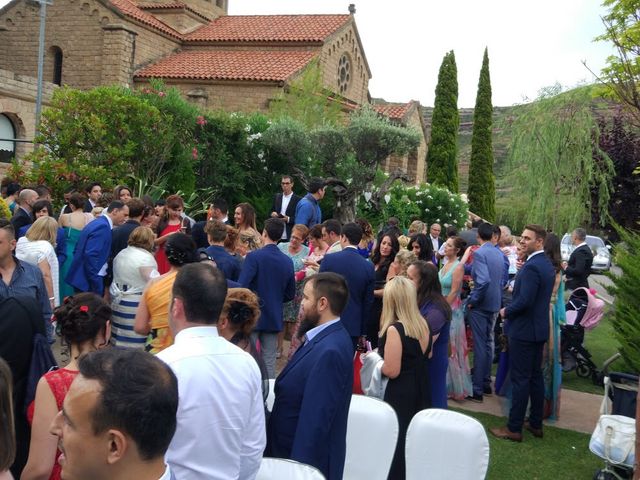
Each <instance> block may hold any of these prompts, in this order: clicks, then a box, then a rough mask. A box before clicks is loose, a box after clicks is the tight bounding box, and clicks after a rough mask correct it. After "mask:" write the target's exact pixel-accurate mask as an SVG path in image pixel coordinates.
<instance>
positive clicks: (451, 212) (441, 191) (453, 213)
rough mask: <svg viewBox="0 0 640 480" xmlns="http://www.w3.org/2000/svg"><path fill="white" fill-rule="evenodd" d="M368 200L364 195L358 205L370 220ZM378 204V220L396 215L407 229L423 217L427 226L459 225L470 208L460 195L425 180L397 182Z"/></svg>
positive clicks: (464, 220) (463, 221) (462, 223)
mask: <svg viewBox="0 0 640 480" xmlns="http://www.w3.org/2000/svg"><path fill="white" fill-rule="evenodd" d="M387 200H389V201H388V202H387ZM367 203H368V202H367V200H366V196H365V195H363V196H362V199H361V202H360V205H359V206H361V209H362V211H363V213H364V211H367V213H368V215H366V216H367V217H369V219H370V220H373V219H372V218H371V208H370V207H371V206H370V205H367ZM380 206H381V209H382V211H381V212H380V216H381V218H380V219H379V220H380V222H381V223H384V222H385V221H386V219H388V218H389V217H397V218H398V219H399V220H400V225H401V226H403V227H404V228H407V227H408V226H409V224H410V223H411V222H412V221H413V220H422V221H423V222H425V223H426V224H427V225H431V224H432V223H439V224H441V225H443V226H445V227H446V226H449V225H455V226H457V227H462V226H463V225H464V223H465V222H466V220H467V216H468V214H469V207H468V205H467V203H466V201H465V199H464V198H463V196H462V195H458V194H455V193H451V192H450V191H449V190H447V189H446V188H442V187H437V186H434V185H430V184H428V183H423V184H421V185H417V186H416V185H404V184H402V183H400V182H396V183H395V184H394V185H393V186H392V187H391V188H390V189H389V192H388V194H387V196H386V198H385V199H383V200H382V202H381V205H380ZM376 223H378V222H376ZM372 224H373V222H372Z"/></svg>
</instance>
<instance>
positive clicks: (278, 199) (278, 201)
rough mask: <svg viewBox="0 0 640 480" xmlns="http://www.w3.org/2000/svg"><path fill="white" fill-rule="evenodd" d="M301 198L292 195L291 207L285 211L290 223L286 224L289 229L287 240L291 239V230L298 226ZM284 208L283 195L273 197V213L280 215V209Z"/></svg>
mask: <svg viewBox="0 0 640 480" xmlns="http://www.w3.org/2000/svg"><path fill="white" fill-rule="evenodd" d="M300 198H301V197H300V196H298V195H296V194H295V193H294V194H292V195H291V200H289V205H287V209H286V210H285V215H286V216H287V217H289V221H288V222H287V223H286V228H287V240H289V239H290V238H291V229H292V228H293V226H294V225H295V224H296V207H297V206H298V202H299V201H300ZM281 208H282V193H277V194H276V195H275V196H274V197H273V204H272V205H271V211H272V212H276V213H280V209H281Z"/></svg>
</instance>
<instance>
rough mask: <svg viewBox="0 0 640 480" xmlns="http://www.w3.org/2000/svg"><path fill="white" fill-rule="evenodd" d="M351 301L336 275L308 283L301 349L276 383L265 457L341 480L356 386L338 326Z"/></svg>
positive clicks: (348, 345)
mask: <svg viewBox="0 0 640 480" xmlns="http://www.w3.org/2000/svg"><path fill="white" fill-rule="evenodd" d="M348 297H349V291H348V290H347V284H346V282H345V280H344V278H343V277H342V276H341V275H338V274H336V273H329V272H326V273H318V274H317V275H313V276H312V277H311V278H310V279H309V280H308V281H307V283H306V284H305V286H304V292H303V296H302V311H303V314H304V317H303V320H302V322H301V325H300V329H299V331H298V335H299V336H300V338H301V340H303V345H302V346H301V347H300V348H299V349H298V350H297V351H296V353H295V355H294V356H293V358H292V359H291V360H290V361H289V363H288V364H287V366H286V367H285V368H284V370H283V371H282V373H281V374H280V376H279V377H278V379H277V380H276V384H275V397H276V398H275V402H274V405H273V411H272V413H271V417H270V419H269V429H268V439H267V454H268V455H269V456H273V457H277V458H289V459H291V460H296V461H298V462H302V463H306V464H309V465H313V466H314V467H316V468H318V469H319V470H320V471H321V472H322V473H323V475H324V476H325V477H326V478H328V479H340V478H342V471H343V469H344V459H345V452H346V435H347V416H348V413H349V404H350V402H351V389H352V385H353V346H352V344H351V337H350V336H349V333H348V332H347V330H346V329H345V328H344V326H343V324H342V322H340V314H341V313H342V311H343V310H344V307H345V306H346V304H347V300H348Z"/></svg>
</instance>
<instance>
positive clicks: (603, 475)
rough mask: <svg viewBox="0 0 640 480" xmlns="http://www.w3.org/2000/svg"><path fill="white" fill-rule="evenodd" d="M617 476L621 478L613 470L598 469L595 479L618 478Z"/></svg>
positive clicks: (612, 479) (611, 479)
mask: <svg viewBox="0 0 640 480" xmlns="http://www.w3.org/2000/svg"><path fill="white" fill-rule="evenodd" d="M617 478H619V477H617V476H616V475H615V474H613V473H612V472H607V471H605V470H598V471H597V472H596V473H595V474H594V475H593V480H616V479H617Z"/></svg>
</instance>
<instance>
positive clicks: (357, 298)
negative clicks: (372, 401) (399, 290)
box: [320, 223, 375, 349]
mask: <svg viewBox="0 0 640 480" xmlns="http://www.w3.org/2000/svg"><path fill="white" fill-rule="evenodd" d="M360 240H362V228H361V227H360V226H359V225H358V224H356V223H347V224H345V225H344V226H343V227H342V234H341V235H340V245H341V247H342V251H340V252H336V253H332V254H331V255H326V256H325V257H324V259H323V260H322V262H321V263H320V272H335V273H339V274H340V275H342V276H343V277H344V279H345V280H346V282H347V288H348V289H349V302H348V303H347V306H346V308H345V309H344V312H342V315H341V317H340V319H341V320H342V324H343V325H344V328H346V329H347V331H348V332H349V335H351V340H352V342H353V347H354V349H355V347H356V345H357V343H358V338H359V337H360V336H361V335H364V333H365V328H366V325H367V321H368V320H369V317H370V316H371V306H372V305H373V290H374V285H375V273H374V270H373V264H372V263H371V262H367V261H366V260H365V259H364V257H362V255H360V254H359V253H358V250H357V245H358V244H359V243H360Z"/></svg>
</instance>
